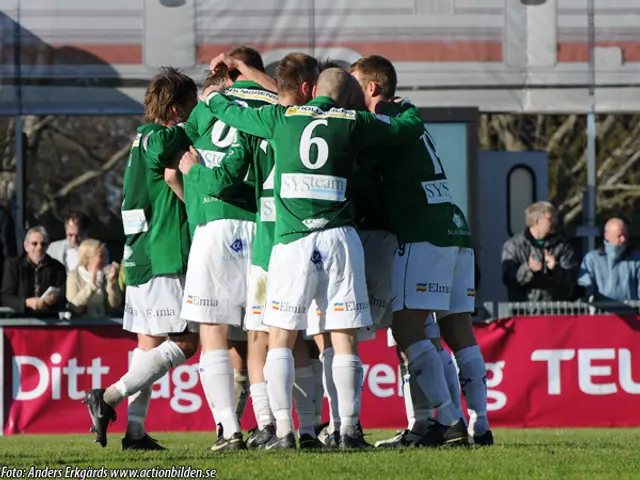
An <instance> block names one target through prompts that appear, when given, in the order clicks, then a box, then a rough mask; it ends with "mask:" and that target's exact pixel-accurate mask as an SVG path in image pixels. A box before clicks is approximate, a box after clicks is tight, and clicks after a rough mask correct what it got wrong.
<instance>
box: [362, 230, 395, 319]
mask: <svg viewBox="0 0 640 480" xmlns="http://www.w3.org/2000/svg"><path fill="white" fill-rule="evenodd" d="M359 235H360V240H362V248H363V250H364V262H365V264H364V266H365V273H366V278H367V292H368V293H369V305H370V307H371V318H372V320H373V325H374V329H375V330H380V329H383V328H387V327H389V326H390V325H391V318H392V316H391V315H390V314H389V313H388V310H389V306H390V305H391V299H392V298H393V294H392V291H391V277H392V274H393V264H394V258H395V253H396V250H397V249H398V239H397V238H396V236H395V235H394V234H393V233H391V232H387V231H383V230H370V231H366V230H365V231H360V232H359Z"/></svg>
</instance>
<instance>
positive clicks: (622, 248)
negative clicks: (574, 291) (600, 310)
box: [578, 218, 640, 301]
mask: <svg viewBox="0 0 640 480" xmlns="http://www.w3.org/2000/svg"><path fill="white" fill-rule="evenodd" d="M578 285H580V286H582V287H584V288H585V293H586V296H587V297H589V298H593V299H594V300H601V301H624V300H638V299H640V292H639V289H640V251H639V250H636V249H634V248H631V247H630V246H629V245H628V236H627V225H626V224H625V222H624V221H623V220H621V219H619V218H612V219H610V220H609V221H608V222H607V223H606V224H605V227H604V245H603V247H602V248H600V249H598V250H594V251H593V252H589V253H587V254H586V255H585V257H584V259H583V260H582V265H581V266H580V276H579V277H578Z"/></svg>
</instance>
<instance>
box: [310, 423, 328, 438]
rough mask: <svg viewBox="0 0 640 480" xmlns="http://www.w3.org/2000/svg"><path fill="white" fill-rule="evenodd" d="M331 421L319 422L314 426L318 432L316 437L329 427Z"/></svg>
mask: <svg viewBox="0 0 640 480" xmlns="http://www.w3.org/2000/svg"><path fill="white" fill-rule="evenodd" d="M329 423H330V422H324V423H318V424H316V425H314V426H313V430H314V431H315V432H316V437H319V436H320V432H322V431H323V430H325V429H326V428H328V427H329Z"/></svg>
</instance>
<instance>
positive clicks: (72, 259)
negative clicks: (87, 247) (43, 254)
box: [47, 212, 89, 272]
mask: <svg viewBox="0 0 640 480" xmlns="http://www.w3.org/2000/svg"><path fill="white" fill-rule="evenodd" d="M88 228H89V217H87V216H86V215H85V214H84V213H81V212H72V213H70V214H69V215H68V216H67V218H66V219H65V222H64V231H65V234H66V238H65V239H64V240H58V241H57V242H53V243H52V244H51V245H50V246H49V249H48V250H47V253H48V254H49V255H50V256H51V257H52V258H54V259H56V260H57V261H59V262H60V263H61V264H63V265H64V266H65V268H66V269H67V272H70V271H72V270H75V269H76V268H78V247H79V246H80V243H81V242H82V241H83V240H85V239H86V238H87V230H88Z"/></svg>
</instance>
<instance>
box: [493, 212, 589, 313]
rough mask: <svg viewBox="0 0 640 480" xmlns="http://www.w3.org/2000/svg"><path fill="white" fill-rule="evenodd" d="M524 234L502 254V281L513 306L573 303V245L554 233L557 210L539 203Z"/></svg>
mask: <svg viewBox="0 0 640 480" xmlns="http://www.w3.org/2000/svg"><path fill="white" fill-rule="evenodd" d="M525 215H526V225H527V228H525V230H524V232H523V233H520V234H518V235H514V236H513V237H512V238H510V239H509V240H507V242H506V243H505V244H504V248H503V250H502V281H503V282H504V284H505V285H506V286H507V289H508V296H509V301H510V302H527V301H529V302H536V301H558V300H570V299H571V295H572V291H573V287H574V285H575V283H576V279H577V274H578V262H577V259H576V255H575V252H574V251H573V247H572V246H571V244H570V243H569V242H568V241H567V240H566V239H565V238H564V237H562V236H561V235H559V234H558V233H556V232H555V227H556V223H557V216H556V210H555V208H554V206H553V205H552V204H550V203H549V202H536V203H534V204H532V205H530V206H529V207H528V208H527V210H526V211H525Z"/></svg>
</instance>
